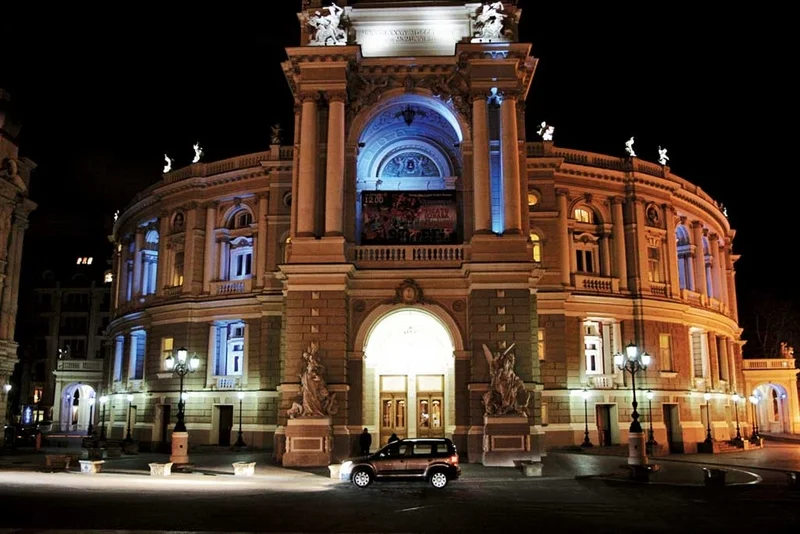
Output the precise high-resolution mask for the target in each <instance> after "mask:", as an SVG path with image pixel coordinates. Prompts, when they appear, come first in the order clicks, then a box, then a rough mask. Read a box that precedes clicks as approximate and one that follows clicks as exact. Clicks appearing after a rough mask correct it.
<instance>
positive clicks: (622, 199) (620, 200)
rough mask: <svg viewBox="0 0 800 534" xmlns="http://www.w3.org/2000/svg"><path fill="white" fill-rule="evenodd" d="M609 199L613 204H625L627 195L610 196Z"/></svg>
mask: <svg viewBox="0 0 800 534" xmlns="http://www.w3.org/2000/svg"><path fill="white" fill-rule="evenodd" d="M608 201H609V202H610V203H611V204H624V203H625V197H620V196H615V197H609V199H608Z"/></svg>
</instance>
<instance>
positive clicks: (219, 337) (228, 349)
mask: <svg viewBox="0 0 800 534" xmlns="http://www.w3.org/2000/svg"><path fill="white" fill-rule="evenodd" d="M245 330H246V326H245V323H244V322H241V321H235V322H227V323H222V324H217V325H215V326H214V327H212V334H213V336H214V341H213V345H214V374H215V375H216V376H230V375H234V376H238V375H241V374H242V370H243V368H244V347H245Z"/></svg>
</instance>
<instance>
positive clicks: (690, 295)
mask: <svg viewBox="0 0 800 534" xmlns="http://www.w3.org/2000/svg"><path fill="white" fill-rule="evenodd" d="M681 299H683V300H685V301H686V302H688V303H689V304H691V305H692V306H705V305H706V302H707V298H706V297H705V296H703V295H701V294H700V293H695V292H694V291H689V290H688V289H681Z"/></svg>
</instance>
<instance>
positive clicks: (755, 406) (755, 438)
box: [750, 395, 761, 443]
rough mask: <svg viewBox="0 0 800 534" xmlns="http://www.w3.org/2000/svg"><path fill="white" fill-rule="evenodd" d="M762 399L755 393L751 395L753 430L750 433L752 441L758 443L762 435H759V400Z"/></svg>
mask: <svg viewBox="0 0 800 534" xmlns="http://www.w3.org/2000/svg"><path fill="white" fill-rule="evenodd" d="M760 400H761V399H760V398H758V397H756V396H755V395H750V404H751V406H752V409H753V432H752V433H751V434H750V441H751V442H753V443H758V440H759V439H761V436H759V435H758V402H759V401H760Z"/></svg>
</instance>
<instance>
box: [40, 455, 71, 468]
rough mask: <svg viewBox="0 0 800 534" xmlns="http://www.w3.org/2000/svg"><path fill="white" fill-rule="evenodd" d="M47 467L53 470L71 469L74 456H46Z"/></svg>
mask: <svg viewBox="0 0 800 534" xmlns="http://www.w3.org/2000/svg"><path fill="white" fill-rule="evenodd" d="M44 461H45V465H46V466H47V467H52V468H53V469H69V463H70V462H71V461H72V456H71V455H69V454H46V455H45V457H44Z"/></svg>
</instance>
